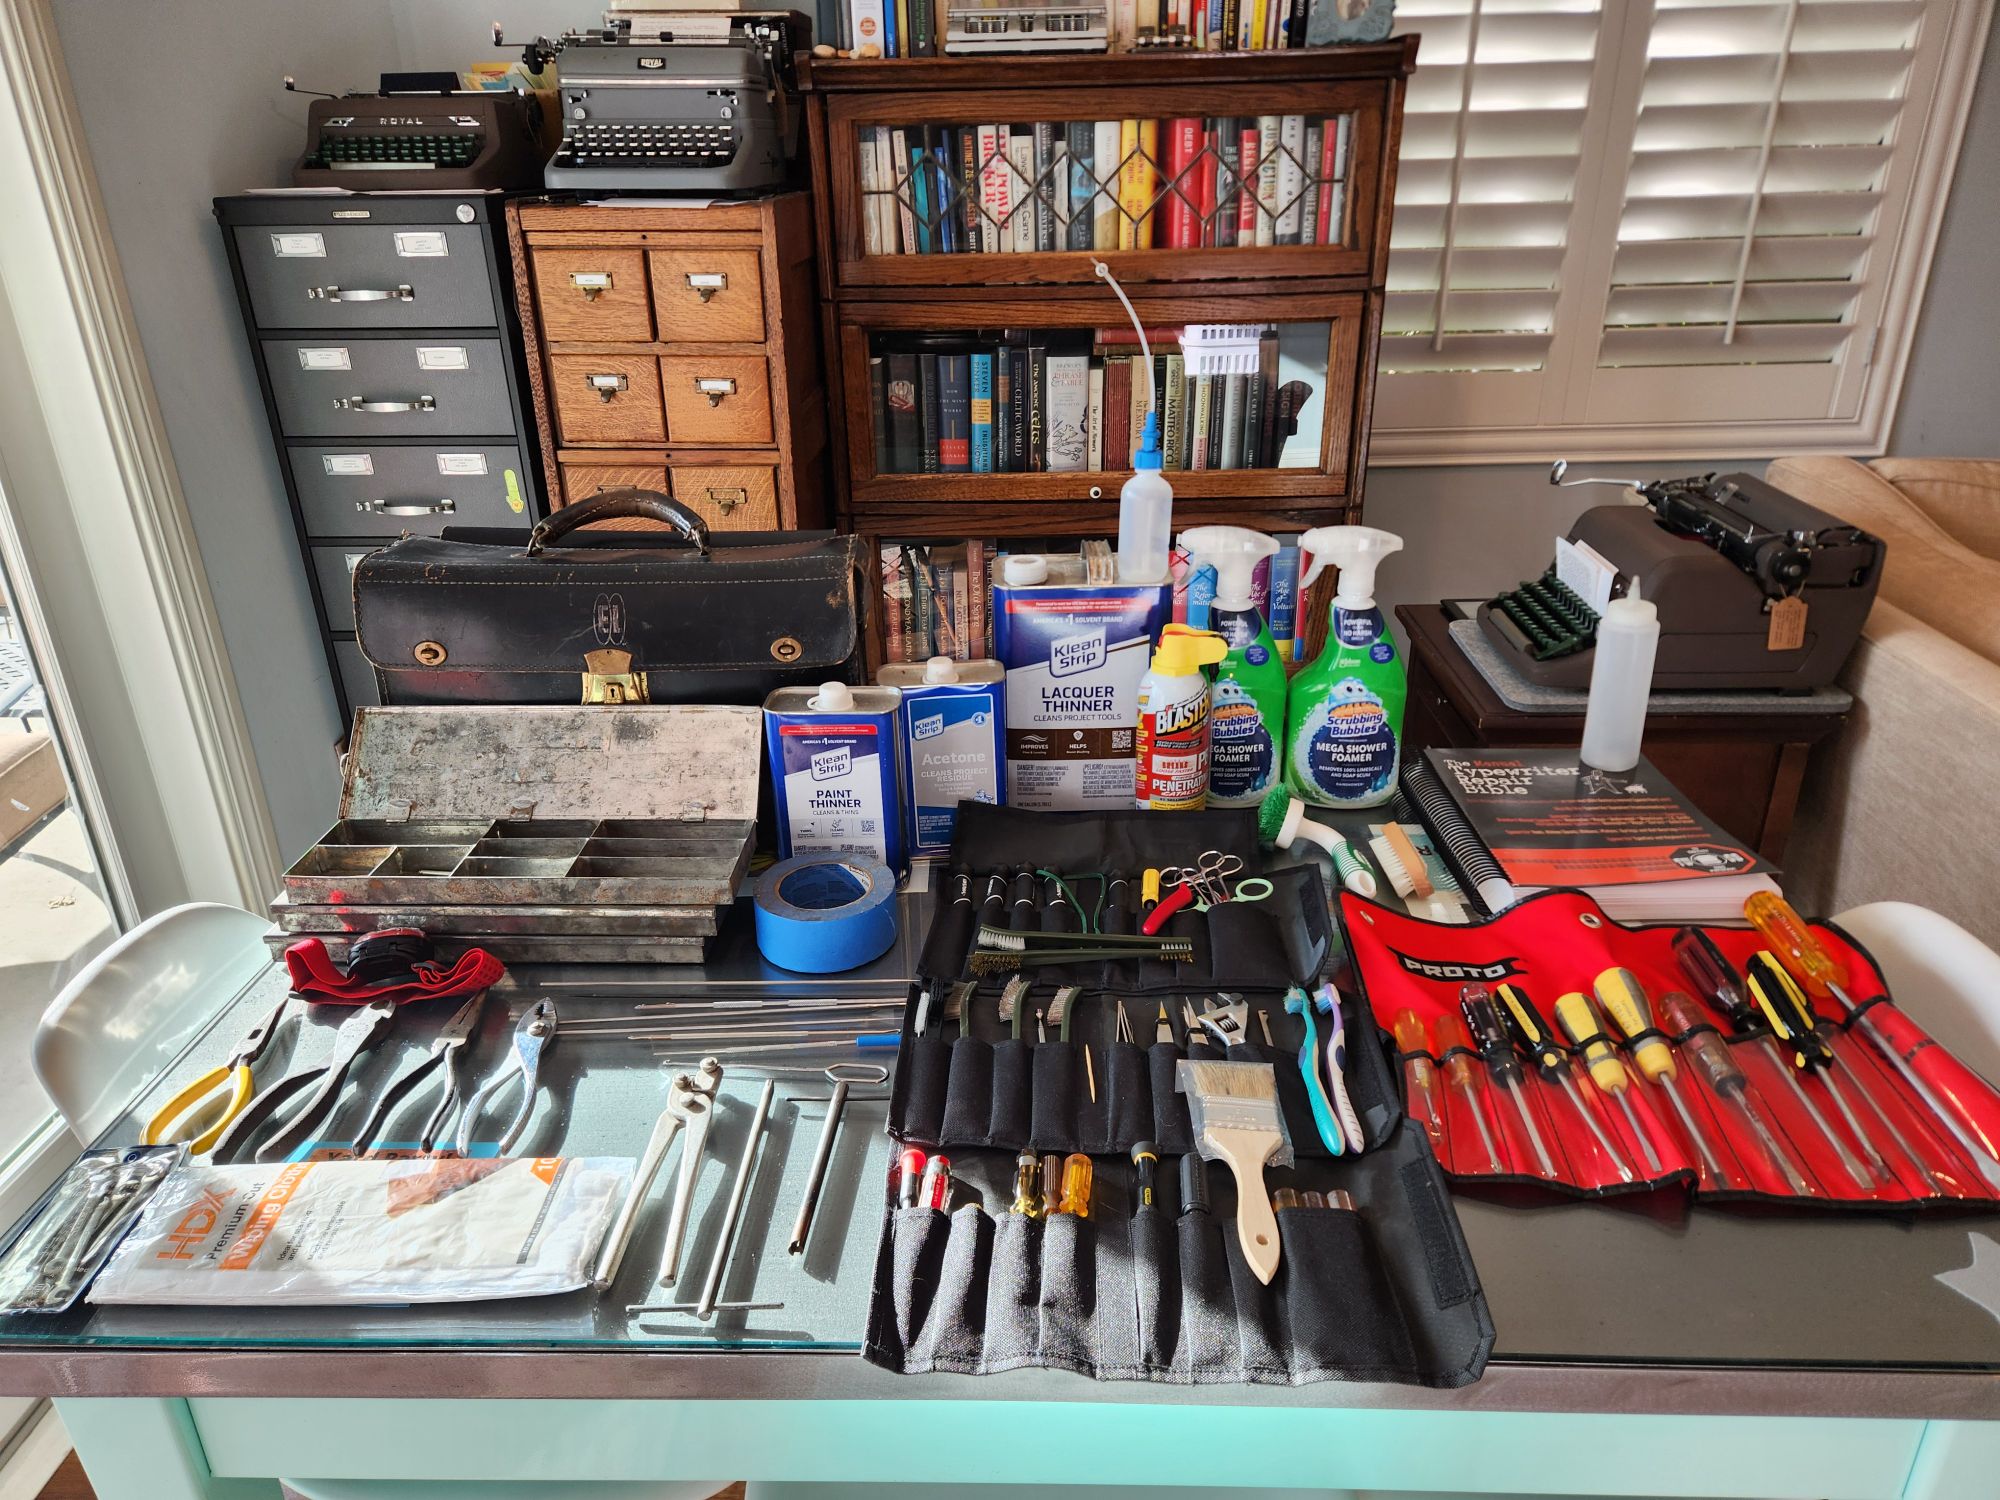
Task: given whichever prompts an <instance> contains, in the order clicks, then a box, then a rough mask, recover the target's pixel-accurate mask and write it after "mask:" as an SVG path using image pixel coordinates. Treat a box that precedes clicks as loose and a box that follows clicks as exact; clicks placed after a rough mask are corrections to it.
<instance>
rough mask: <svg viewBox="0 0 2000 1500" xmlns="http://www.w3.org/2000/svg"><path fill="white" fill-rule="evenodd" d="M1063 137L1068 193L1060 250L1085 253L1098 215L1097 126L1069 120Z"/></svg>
mask: <svg viewBox="0 0 2000 1500" xmlns="http://www.w3.org/2000/svg"><path fill="white" fill-rule="evenodd" d="M1064 135H1065V141H1064V150H1065V151H1066V153H1067V155H1068V170H1067V171H1066V172H1065V173H1064V174H1063V175H1064V177H1065V179H1066V180H1067V183H1068V193H1067V196H1066V197H1065V198H1064V200H1063V213H1064V219H1063V248H1064V249H1065V250H1088V249H1090V248H1091V246H1092V240H1093V238H1094V236H1095V226H1096V215H1097V200H1096V193H1097V126H1096V124H1095V123H1094V122H1093V121H1090V120H1071V121H1070V122H1069V124H1068V125H1067V126H1066V127H1065V131H1064Z"/></svg>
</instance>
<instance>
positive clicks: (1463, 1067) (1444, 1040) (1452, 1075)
mask: <svg viewBox="0 0 2000 1500" xmlns="http://www.w3.org/2000/svg"><path fill="white" fill-rule="evenodd" d="M1438 1052H1439V1054H1440V1056H1441V1058H1442V1060H1443V1065H1444V1076H1445V1077H1446V1078H1447V1079H1449V1080H1450V1081H1451V1086H1452V1087H1453V1088H1455V1089H1457V1090H1458V1091H1459V1093H1461V1094H1463V1095H1464V1096H1465V1107H1466V1108H1467V1109H1469V1110H1471V1111H1472V1123H1473V1124H1475V1125H1477V1126H1478V1127H1479V1139H1480V1141H1481V1142H1482V1143H1483V1144H1484V1145H1485V1147H1486V1161H1487V1165H1488V1166H1490V1167H1491V1168H1492V1170H1493V1171H1494V1173H1495V1174H1496V1175H1497V1174H1499V1173H1503V1172H1505V1171H1506V1170H1507V1168H1506V1167H1505V1166H1504V1165H1502V1164H1501V1161H1500V1151H1499V1148H1497V1147H1496V1146H1495V1145H1494V1144H1493V1131H1492V1129H1491V1128H1490V1127H1489V1126H1488V1125H1487V1123H1486V1111H1485V1110H1483V1109H1481V1108H1480V1107H1479V1091H1478V1090H1477V1089H1476V1088H1475V1087H1473V1083H1472V1062H1471V1058H1470V1056H1469V1054H1470V1053H1471V1052H1472V1038H1471V1037H1470V1036H1469V1035H1468V1034H1467V1033H1466V1030H1465V1023H1464V1022H1463V1021H1461V1020H1459V1018H1458V1017H1457V1016H1454V1015H1451V1014H1448V1013H1447V1014H1445V1015H1442V1016H1439V1017H1438Z"/></svg>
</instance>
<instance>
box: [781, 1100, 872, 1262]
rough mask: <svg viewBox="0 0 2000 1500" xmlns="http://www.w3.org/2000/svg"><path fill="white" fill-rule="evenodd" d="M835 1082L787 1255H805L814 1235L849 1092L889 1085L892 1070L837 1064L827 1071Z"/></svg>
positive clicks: (807, 1176)
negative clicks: (864, 1085)
mask: <svg viewBox="0 0 2000 1500" xmlns="http://www.w3.org/2000/svg"><path fill="white" fill-rule="evenodd" d="M826 1076H827V1077H828V1078H829V1079H830V1080H832V1082H833V1097H832V1098H831V1099H829V1100H828V1101H827V1106H826V1123H825V1124H824V1125H822V1126H820V1128H819V1144H818V1145H817V1146H815V1147H814V1148H813V1159H812V1170H811V1171H810V1172H809V1173H807V1174H806V1195H805V1197H804V1198H803V1199H801V1200H800V1202H799V1216H798V1218H797V1219H795V1220H794V1221H793V1222H792V1242H791V1244H790V1245H788V1246H787V1247H786V1250H787V1253H789V1254H792V1255H803V1254H804V1253H805V1248H806V1236H807V1235H809V1234H811V1233H812V1221H813V1210H814V1209H816V1208H818V1207H819V1190H820V1186H821V1184H822V1183H824V1182H825V1181H826V1166H827V1163H828V1162H829V1161H831V1160H832V1159H833V1141H834V1137H835V1136H837V1135H838V1134H839V1133H840V1115H841V1111H843V1110H844V1109H846V1108H847V1091H848V1089H849V1087H850V1086H852V1085H854V1084H857V1083H887V1082H888V1081H889V1070H888V1069H887V1068H885V1067H883V1066H882V1065H881V1064H880V1063H835V1064H833V1066H831V1067H830V1068H828V1069H827V1070H826Z"/></svg>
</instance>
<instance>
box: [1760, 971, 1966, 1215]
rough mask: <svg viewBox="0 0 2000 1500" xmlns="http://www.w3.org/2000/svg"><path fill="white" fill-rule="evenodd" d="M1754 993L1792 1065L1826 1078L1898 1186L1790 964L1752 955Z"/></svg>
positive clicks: (1879, 1167)
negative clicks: (1787, 1047)
mask: <svg viewBox="0 0 2000 1500" xmlns="http://www.w3.org/2000/svg"><path fill="white" fill-rule="evenodd" d="M1750 993H1751V994H1752V995H1754V996H1756V997H1757V1006H1758V1009H1760V1010H1761V1011H1763V1013H1764V1019H1765V1020H1766V1021H1767V1022H1768V1023H1769V1024H1770V1027H1771V1030H1772V1032H1773V1033H1775V1034H1776V1035H1777V1037H1778V1038H1779V1040H1781V1041H1783V1042H1786V1043H1788V1044H1789V1045H1790V1047H1791V1050H1792V1066H1793V1067H1795V1068H1799V1069H1801V1070H1803V1071H1806V1072H1818V1073H1819V1074H1820V1076H1821V1077H1823V1078H1824V1079H1825V1080H1826V1091H1827V1094H1828V1096H1829V1097H1831V1098H1832V1100H1833V1103H1834V1107H1835V1108H1836V1109H1838V1110H1839V1111H1840V1117H1841V1118H1842V1119H1843V1120H1845V1121H1846V1122H1847V1128H1848V1129H1849V1130H1851V1131H1853V1132H1854V1139H1855V1140H1856V1141H1858V1142H1859V1143H1860V1145H1861V1149H1862V1150H1863V1151H1865V1152H1866V1153H1867V1154H1868V1160H1869V1162H1870V1164H1871V1165H1872V1166H1873V1167H1874V1169H1875V1175H1876V1176H1877V1177H1878V1178H1879V1179H1880V1180H1881V1181H1883V1182H1885V1183H1889V1182H1894V1181H1895V1180H1896V1174H1895V1173H1894V1172H1893V1171H1892V1170H1890V1167H1889V1163H1888V1162H1887V1161H1885V1160H1884V1159H1883V1157H1882V1151H1881V1148H1880V1147H1878V1146H1877V1145H1876V1144H1875V1142H1874V1140H1873V1138H1871V1137H1870V1136H1869V1135H1868V1133H1867V1132H1866V1131H1864V1130H1863V1129H1862V1128H1861V1121H1860V1118H1859V1117H1858V1116H1857V1115H1856V1114H1855V1112H1854V1104H1853V1101H1852V1100H1851V1099H1850V1098H1849V1097H1848V1091H1847V1084H1846V1082H1845V1081H1844V1077H1843V1074H1844V1072H1845V1071H1846V1070H1842V1071H1841V1072H1836V1071H1835V1065H1836V1064H1837V1063H1839V1062H1840V1054H1839V1053H1837V1052H1835V1051H1834V1050H1833V1043H1832V1042H1830V1041H1828V1040H1827V1039H1826V1038H1825V1037H1824V1036H1823V1035H1821V1034H1820V1031H1819V1018H1818V1017H1816V1016H1815V1015H1814V1014H1813V1009H1812V1002H1811V1001H1810V1000H1808V999H1806V997H1805V992H1804V991H1802V990H1801V989H1800V988H1799V987H1798V985H1797V983H1795V982H1794V981H1793V979H1792V976H1791V975H1790V974H1789V973H1788V972H1786V969H1785V966H1784V965H1783V964H1781V963H1779V962H1778V960H1777V957H1776V955H1774V954H1771V953H1758V954H1755V955H1753V956H1752V957H1751V959H1750ZM1874 1115H1875V1118H1876V1119H1878V1120H1880V1121H1881V1122H1882V1124H1883V1125H1884V1126H1885V1127H1887V1129H1888V1131H1889V1134H1890V1136H1891V1137H1892V1138H1893V1139H1894V1140H1895V1142H1896V1145H1897V1147H1898V1149H1900V1150H1901V1151H1902V1153H1903V1155H1904V1156H1906V1157H1908V1158H1909V1160H1910V1164H1911V1165H1912V1166H1914V1167H1915V1168H1916V1169H1917V1171H1918V1173H1919V1174H1921V1175H1922V1177H1923V1179H1924V1182H1925V1184H1926V1185H1927V1186H1928V1187H1929V1188H1930V1189H1931V1191H1932V1192H1934V1193H1942V1192H1944V1191H1945V1189H1944V1187H1943V1185H1942V1184H1940V1183H1939V1182H1938V1180H1937V1178H1936V1177H1934V1176H1932V1175H1931V1170H1930V1168H1929V1167H1927V1166H1925V1165H1924V1162H1923V1158H1921V1157H1919V1156H1918V1155H1917V1154H1916V1153H1915V1152H1914V1151H1912V1150H1911V1149H1910V1143H1909V1142H1908V1141H1907V1140H1905V1139H1904V1138H1903V1133H1902V1132H1901V1131H1899V1130H1898V1129H1896V1127H1895V1125H1894V1124H1892V1123H1891V1122H1890V1120H1889V1119H1888V1117H1887V1116H1886V1115H1884V1114H1883V1113H1882V1112H1881V1111H1880V1110H1879V1109H1878V1110H1875V1111H1874Z"/></svg>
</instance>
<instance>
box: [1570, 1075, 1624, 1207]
mask: <svg viewBox="0 0 2000 1500" xmlns="http://www.w3.org/2000/svg"><path fill="white" fill-rule="evenodd" d="M1556 1076H1557V1077H1558V1078H1560V1079H1561V1080H1562V1086H1563V1091H1564V1092H1565V1093H1567V1094H1568V1095H1569V1102H1570V1103H1571V1104H1573V1105H1575V1106H1576V1112H1577V1113H1578V1114H1579V1115H1581V1116H1582V1117H1583V1123H1584V1124H1586V1125H1588V1126H1589V1127H1590V1133H1591V1134H1592V1135H1594V1136H1596V1137H1597V1144H1598V1145H1599V1146H1600V1147H1601V1148H1602V1149H1603V1151H1604V1154H1605V1155H1606V1156H1608V1157H1610V1158H1611V1164H1612V1165H1613V1166H1615V1167H1616V1168H1618V1175H1619V1176H1620V1177H1622V1178H1624V1179H1625V1180H1626V1181H1627V1182H1630V1181H1631V1180H1632V1168H1631V1166H1630V1164H1629V1163H1627V1162H1626V1160H1625V1153H1624V1152H1623V1151H1620V1150H1619V1149H1618V1147H1617V1145H1616V1144H1615V1143H1614V1142H1613V1141H1612V1139H1611V1137H1610V1135H1608V1134H1607V1133H1606V1132H1605V1129H1604V1127H1603V1126H1602V1125H1600V1124H1598V1123H1597V1116H1596V1115H1595V1114H1593V1113H1592V1112H1591V1110H1590V1107H1589V1106H1588V1105H1587V1104H1585V1103H1584V1098H1583V1091H1582V1090H1581V1089H1579V1088H1578V1087H1577V1086H1576V1080H1575V1079H1574V1078H1572V1077H1571V1076H1570V1074H1569V1070H1568V1069H1564V1070H1563V1071H1562V1072H1561V1073H1558V1074H1557V1075H1556Z"/></svg>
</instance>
